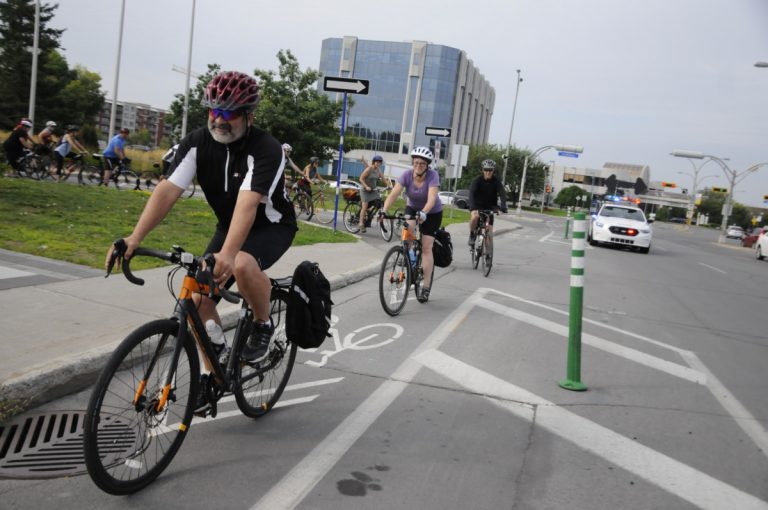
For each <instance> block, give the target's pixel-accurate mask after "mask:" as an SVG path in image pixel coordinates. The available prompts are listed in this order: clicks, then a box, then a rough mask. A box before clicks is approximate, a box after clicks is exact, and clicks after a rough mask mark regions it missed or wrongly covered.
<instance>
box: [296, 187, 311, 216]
mask: <svg viewBox="0 0 768 510" xmlns="http://www.w3.org/2000/svg"><path fill="white" fill-rule="evenodd" d="M292 202H293V209H294V210H295V211H296V219H301V217H302V216H306V218H305V219H306V220H307V221H309V220H310V219H312V214H313V213H314V209H313V206H312V199H311V198H310V196H309V195H308V194H307V193H305V192H304V191H301V190H299V191H297V192H296V195H295V196H294V197H293V201H292Z"/></svg>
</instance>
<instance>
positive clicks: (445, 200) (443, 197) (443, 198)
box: [437, 191, 453, 205]
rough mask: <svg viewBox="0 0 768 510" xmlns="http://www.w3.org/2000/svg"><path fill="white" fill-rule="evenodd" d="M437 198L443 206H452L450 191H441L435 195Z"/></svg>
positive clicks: (451, 193)
mask: <svg viewBox="0 0 768 510" xmlns="http://www.w3.org/2000/svg"><path fill="white" fill-rule="evenodd" d="M437 196H438V198H440V203H441V204H443V205H451V204H453V192H452V191H441V192H439V193H438V194H437Z"/></svg>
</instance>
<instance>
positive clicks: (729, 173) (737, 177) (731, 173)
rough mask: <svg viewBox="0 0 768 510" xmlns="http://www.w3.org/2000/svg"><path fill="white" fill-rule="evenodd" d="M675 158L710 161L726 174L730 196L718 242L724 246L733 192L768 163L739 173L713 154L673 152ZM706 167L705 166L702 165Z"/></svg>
mask: <svg viewBox="0 0 768 510" xmlns="http://www.w3.org/2000/svg"><path fill="white" fill-rule="evenodd" d="M671 154H672V155H673V156H675V157H678V158H690V159H710V160H712V161H714V162H715V163H717V164H718V165H720V168H722V169H723V173H725V176H726V177H727V178H728V179H729V180H730V187H729V188H728V194H727V195H726V196H725V204H724V205H723V221H722V223H721V225H720V237H719V238H718V240H717V242H718V243H719V244H723V243H724V242H725V231H726V228H727V227H728V217H729V216H730V215H731V207H732V203H733V191H734V188H735V187H736V184H738V183H739V182H741V181H742V180H744V178H745V177H746V176H747V175H749V174H751V173H752V172H755V171H757V170H758V169H759V168H760V167H762V166H766V165H768V163H757V164H755V165H752V166H751V167H749V168H747V169H746V170H744V171H743V172H741V173H739V172H736V171H735V170H731V169H730V168H729V167H728V164H727V163H726V162H725V161H726V159H727V158H725V159H723V158H718V157H717V156H712V155H711V154H704V153H703V152H696V151H681V150H676V151H672V153H671ZM701 166H704V165H701Z"/></svg>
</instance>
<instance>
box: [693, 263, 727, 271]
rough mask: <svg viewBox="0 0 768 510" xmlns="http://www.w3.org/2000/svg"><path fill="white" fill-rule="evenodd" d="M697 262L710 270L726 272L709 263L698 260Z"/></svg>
mask: <svg viewBox="0 0 768 510" xmlns="http://www.w3.org/2000/svg"><path fill="white" fill-rule="evenodd" d="M699 264H701V265H702V266H704V267H706V268H709V269H711V270H712V271H717V272H718V273H723V274H728V273H726V272H725V271H723V270H722V269H718V268H716V267H714V266H710V265H709V264H705V263H704V262H699Z"/></svg>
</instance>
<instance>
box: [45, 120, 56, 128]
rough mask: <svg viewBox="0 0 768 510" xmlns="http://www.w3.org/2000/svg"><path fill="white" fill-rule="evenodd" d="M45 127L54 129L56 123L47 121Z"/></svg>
mask: <svg viewBox="0 0 768 510" xmlns="http://www.w3.org/2000/svg"><path fill="white" fill-rule="evenodd" d="M45 127H56V123H55V122H54V121H52V120H49V121H48V122H46V123H45Z"/></svg>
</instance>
